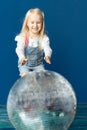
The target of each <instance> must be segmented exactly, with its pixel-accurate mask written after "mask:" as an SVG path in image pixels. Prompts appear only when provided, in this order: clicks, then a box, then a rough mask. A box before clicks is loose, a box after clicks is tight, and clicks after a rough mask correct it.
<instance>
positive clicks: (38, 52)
mask: <svg viewBox="0 0 87 130" xmlns="http://www.w3.org/2000/svg"><path fill="white" fill-rule="evenodd" d="M37 44H38V47H30V46H29V45H26V46H25V57H26V58H27V59H28V61H27V63H26V65H27V66H28V67H36V66H38V65H41V64H43V50H42V49H40V48H39V40H37Z"/></svg>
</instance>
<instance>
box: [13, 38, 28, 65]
mask: <svg viewBox="0 0 87 130" xmlns="http://www.w3.org/2000/svg"><path fill="white" fill-rule="evenodd" d="M15 41H16V42H17V47H16V50H15V51H16V54H17V56H18V58H19V61H20V64H21V65H23V64H25V62H26V61H27V58H25V54H24V49H25V42H24V40H23V38H22V37H21V36H20V35H18V36H16V37H15Z"/></svg>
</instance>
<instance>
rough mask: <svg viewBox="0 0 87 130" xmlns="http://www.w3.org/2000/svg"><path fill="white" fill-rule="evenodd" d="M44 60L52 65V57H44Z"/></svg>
mask: <svg viewBox="0 0 87 130" xmlns="http://www.w3.org/2000/svg"><path fill="white" fill-rule="evenodd" d="M44 60H45V61H46V62H47V63H48V64H51V61H50V57H49V56H46V57H44Z"/></svg>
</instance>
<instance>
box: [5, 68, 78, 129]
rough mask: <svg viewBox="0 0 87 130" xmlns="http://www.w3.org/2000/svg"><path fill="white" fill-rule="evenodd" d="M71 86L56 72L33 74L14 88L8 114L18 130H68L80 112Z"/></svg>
mask: <svg viewBox="0 0 87 130" xmlns="http://www.w3.org/2000/svg"><path fill="white" fill-rule="evenodd" d="M76 104H77V103H76V96H75V93H74V90H73V88H72V86H71V84H70V83H69V82H68V81H67V80H66V79H65V78H64V77H63V76H61V75H60V74H58V73H56V72H53V71H48V70H44V71H39V72H36V71H33V72H30V73H29V74H28V75H27V76H24V77H23V78H20V79H18V80H17V81H16V83H15V84H14V85H13V87H12V89H11V90H10V93H9V95H8V100H7V112H8V116H9V119H10V121H11V123H12V124H13V126H14V128H15V129H16V130H67V129H68V128H69V126H70V125H71V123H72V121H73V120H74V117H75V113H76Z"/></svg>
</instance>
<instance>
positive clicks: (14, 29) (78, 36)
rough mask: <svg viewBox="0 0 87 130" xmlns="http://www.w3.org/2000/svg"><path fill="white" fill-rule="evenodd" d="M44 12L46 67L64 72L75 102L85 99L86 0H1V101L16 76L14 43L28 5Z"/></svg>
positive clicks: (86, 52) (86, 99)
mask: <svg viewBox="0 0 87 130" xmlns="http://www.w3.org/2000/svg"><path fill="white" fill-rule="evenodd" d="M34 7H38V8H40V9H41V10H43V11H44V13H45V24H46V31H47V32H48V35H49V37H50V41H51V47H52V49H53V55H52V64H51V65H47V64H45V66H46V69H49V70H52V71H56V72H58V73H60V74H61V75H63V76H64V77H65V78H67V80H68V81H69V82H70V83H71V84H72V86H73V88H74V90H75V93H76V96H77V100H78V102H86V101H87V94H86V93H87V76H86V74H87V0H50V1H48V0H18V1H17V0H7V1H6V0H1V1H0V104H6V102H7V96H8V93H9V91H10V89H11V87H12V85H13V84H14V82H15V81H16V80H17V79H18V78H19V72H18V68H17V55H16V53H15V47H16V43H15V41H14V37H15V36H16V34H18V33H19V31H20V29H21V26H22V22H23V18H24V15H25V13H26V12H27V10H28V9H30V8H34Z"/></svg>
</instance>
